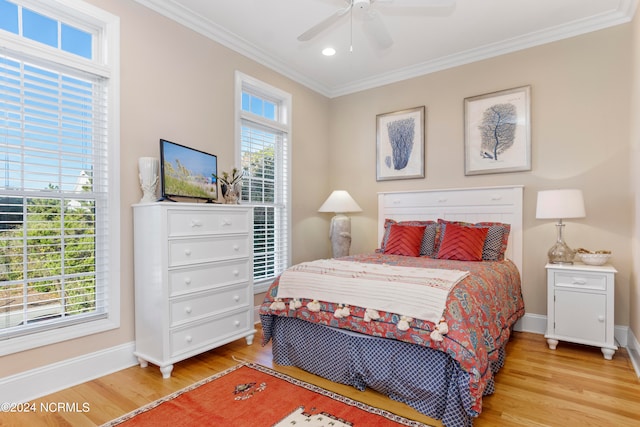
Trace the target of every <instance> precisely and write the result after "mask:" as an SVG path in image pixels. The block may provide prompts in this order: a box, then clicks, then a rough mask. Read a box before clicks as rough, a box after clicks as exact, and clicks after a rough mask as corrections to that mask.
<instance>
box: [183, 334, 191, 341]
mask: <svg viewBox="0 0 640 427" xmlns="http://www.w3.org/2000/svg"><path fill="white" fill-rule="evenodd" d="M184 340H185V341H186V342H191V341H193V338H191V335H187V336H186V337H184Z"/></svg>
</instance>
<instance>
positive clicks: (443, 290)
mask: <svg viewBox="0 0 640 427" xmlns="http://www.w3.org/2000/svg"><path fill="white" fill-rule="evenodd" d="M468 275H469V272H468V271H460V270H441V269H434V268H414V267H402V266H393V265H382V264H368V263H361V262H353V261H340V260H334V259H332V260H317V261H311V262H305V263H302V264H298V265H295V266H293V267H291V268H289V269H288V270H286V271H285V272H284V273H283V274H282V276H280V282H279V285H278V295H277V298H295V299H300V298H307V299H311V300H313V302H314V304H317V301H326V302H333V303H340V304H342V305H343V307H341V308H339V309H338V310H340V312H339V313H338V316H340V317H344V316H345V315H348V314H347V313H348V312H349V310H348V305H351V306H360V307H363V308H367V309H368V314H367V316H366V317H368V318H369V320H372V319H375V318H377V313H376V312H375V310H381V311H386V312H390V313H396V314H399V315H402V316H403V317H404V318H405V319H404V320H405V321H406V320H408V319H410V318H416V319H423V320H428V321H431V322H433V323H435V324H436V325H438V324H439V323H440V322H441V318H442V314H443V312H444V308H445V304H446V302H447V296H448V295H449V291H450V290H451V289H452V288H453V287H454V286H455V285H456V284H457V283H458V282H460V281H461V280H462V279H464V278H465V277H467V276H468ZM309 308H310V309H311V307H309ZM345 308H346V310H345ZM403 326H404V324H403ZM443 329H444V326H443ZM445 333H446V332H445Z"/></svg>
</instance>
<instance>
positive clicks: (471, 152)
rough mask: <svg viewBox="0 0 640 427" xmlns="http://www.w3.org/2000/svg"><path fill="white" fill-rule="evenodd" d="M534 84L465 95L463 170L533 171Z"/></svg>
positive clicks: (469, 173)
mask: <svg viewBox="0 0 640 427" xmlns="http://www.w3.org/2000/svg"><path fill="white" fill-rule="evenodd" d="M530 93H531V86H523V87H519V88H515V89H508V90H503V91H500V92H493V93H488V94H485V95H479V96H474V97H471V98H465V100H464V121H465V128H464V157H465V162H464V173H465V175H479V174H487V173H501V172H518V171H528V170H531V113H530V110H531V106H530Z"/></svg>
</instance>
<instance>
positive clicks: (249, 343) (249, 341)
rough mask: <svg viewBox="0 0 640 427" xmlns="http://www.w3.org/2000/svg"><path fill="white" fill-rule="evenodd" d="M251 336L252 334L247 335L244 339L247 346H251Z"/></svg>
mask: <svg viewBox="0 0 640 427" xmlns="http://www.w3.org/2000/svg"><path fill="white" fill-rule="evenodd" d="M253 336H254V334H251V335H247V336H246V337H245V339H246V340H247V345H251V344H253Z"/></svg>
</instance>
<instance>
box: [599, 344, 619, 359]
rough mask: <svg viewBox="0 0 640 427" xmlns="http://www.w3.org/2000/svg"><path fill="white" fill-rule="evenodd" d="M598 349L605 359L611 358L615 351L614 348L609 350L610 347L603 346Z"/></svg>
mask: <svg viewBox="0 0 640 427" xmlns="http://www.w3.org/2000/svg"><path fill="white" fill-rule="evenodd" d="M600 351H602V354H603V355H604V358H605V359H607V360H611V359H613V355H614V353H615V352H616V351H615V350H611V349H610V348H604V347H602V348H601V349H600Z"/></svg>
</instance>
